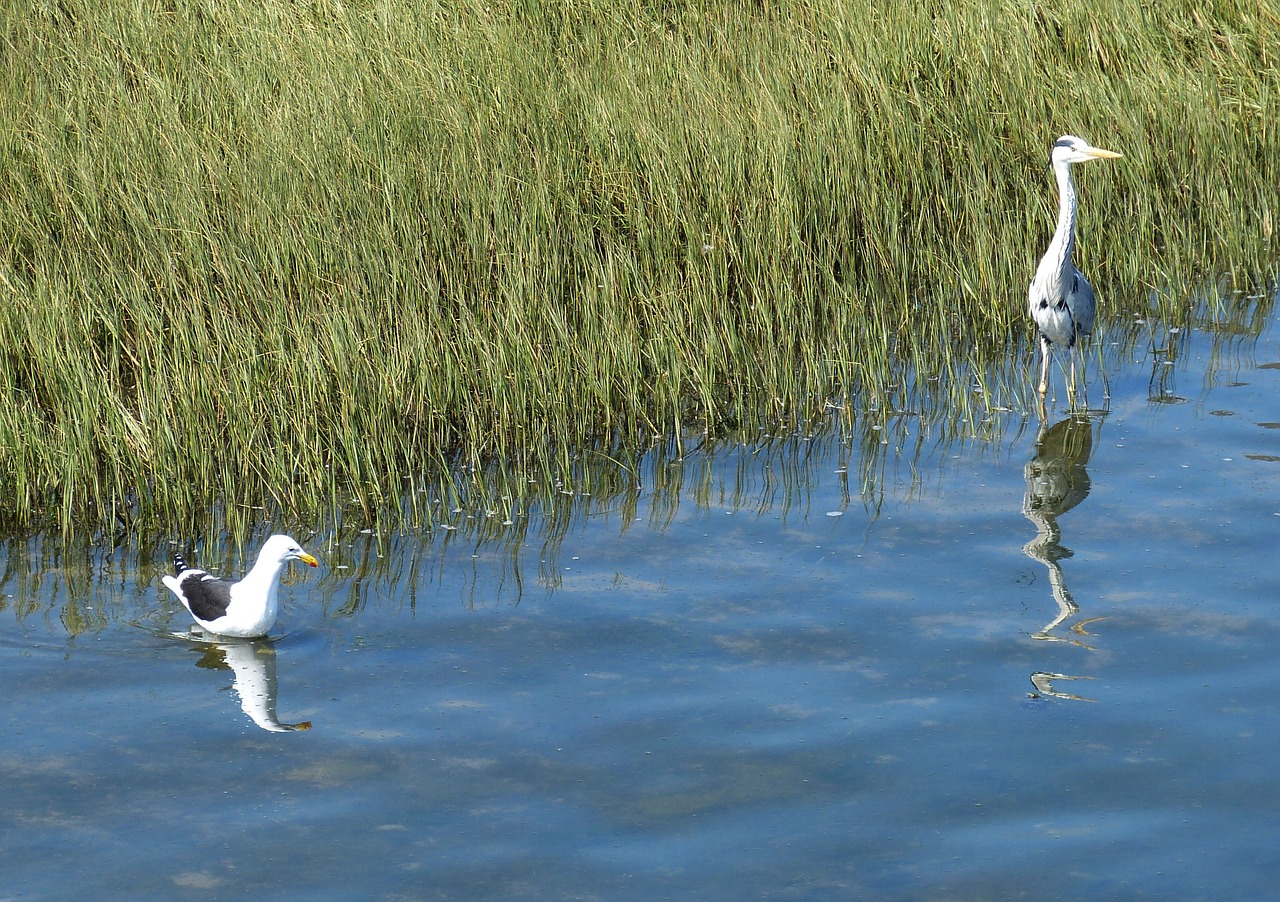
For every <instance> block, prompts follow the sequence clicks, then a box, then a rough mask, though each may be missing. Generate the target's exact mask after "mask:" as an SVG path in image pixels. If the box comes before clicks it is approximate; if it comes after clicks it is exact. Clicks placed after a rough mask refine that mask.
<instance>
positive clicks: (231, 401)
mask: <svg viewBox="0 0 1280 902" xmlns="http://www.w3.org/2000/svg"><path fill="white" fill-rule="evenodd" d="M1202 7H1203V4H1198V3H1192V2H1171V3H1167V4H1147V3H1139V2H1136V0H1097V2H1094V3H1084V2H1067V3H1063V4H1056V5H1053V6H1052V7H1046V6H1044V5H1041V4H1027V3H1014V2H994V0H990V2H981V0H967V2H964V3H959V4H945V5H944V4H914V3H913V4H908V3H900V4H899V3H894V4H888V5H882V6H881V8H871V7H870V5H868V4H863V3H853V2H842V0H831V2H813V0H795V2H779V3H769V2H758V3H753V4H741V3H738V2H724V3H702V4H679V3H662V2H654V3H647V4H630V3H611V2H604V0H595V2H592V0H583V2H569V3H563V4H541V3H528V2H518V0H510V2H501V0H498V2H472V3H469V2H463V3H450V4H444V3H432V2H428V0H416V2H415V0H381V2H349V3H342V2H338V0H329V2H325V0H314V2H310V3H306V2H301V3H299V2H287V3H286V2H281V0H257V2H252V3H250V2H238V0H218V2H213V0H188V2H184V0H152V2H130V3H123V2H107V3H99V2H90V0H48V2H37V0H25V2H24V0H15V2H13V3H9V4H7V5H6V6H5V8H4V9H3V10H2V11H0V55H2V58H3V62H2V63H0V65H2V66H3V71H4V76H3V79H2V80H0V122H3V123H6V124H5V125H4V126H2V127H0V227H2V229H3V232H2V234H0V297H2V298H3V303H0V499H3V500H0V510H2V512H3V515H4V516H5V518H6V519H7V520H9V521H10V522H11V523H13V524H17V525H23V524H39V523H48V522H49V521H53V522H56V523H58V524H60V525H62V526H63V527H64V528H72V527H74V526H76V525H79V524H87V525H103V524H111V523H115V522H121V523H127V524H138V523H143V524H155V523H169V524H173V525H174V526H175V527H178V526H181V525H182V524H185V523H188V522H192V521H198V520H199V519H200V518H202V517H203V516H204V512H205V511H208V510H210V509H212V508H218V509H220V510H222V511H224V512H226V515H227V516H228V517H230V518H231V519H232V520H235V519H236V518H237V517H240V518H242V519H243V518H245V517H251V516H252V514H251V513H247V514H246V513H241V514H236V513H235V512H246V511H248V512H252V511H255V510H257V509H258V508H260V507H262V506H266V507H269V508H272V509H280V510H284V511H288V512H293V513H295V514H298V515H306V513H307V512H312V511H316V510H321V509H329V508H332V507H335V506H336V507H338V508H340V509H341V510H344V511H348V512H351V513H354V514H355V515H356V516H358V517H362V518H366V519H376V518H378V517H385V516H409V517H414V516H421V515H428V514H429V513H430V512H429V510H420V509H418V508H417V506H416V502H415V499H416V498H418V497H419V494H418V493H415V492H408V493H406V488H408V487H411V486H413V485H417V484H419V482H420V480H422V479H423V478H424V477H425V478H430V474H442V473H451V474H453V475H451V476H447V477H444V481H443V482H442V483H440V484H442V485H446V486H452V487H454V489H457V488H458V485H459V480H461V481H463V482H465V479H466V474H479V473H486V474H489V476H487V477H486V478H493V477H492V473H493V469H492V468H491V467H488V466H487V464H488V463H489V462H492V461H494V460H500V461H503V462H504V464H505V465H506V468H505V470H504V472H506V473H507V474H508V476H506V477H504V478H506V479H509V481H510V483H511V491H513V492H518V491H521V490H523V491H527V490H528V489H527V485H529V484H534V485H539V486H547V485H553V484H554V482H555V479H556V478H558V477H561V478H562V477H563V475H564V474H567V473H569V472H571V471H572V469H573V460H574V455H575V454H577V453H580V452H582V451H583V450H584V449H589V448H601V449H603V451H604V453H619V449H626V448H634V447H636V446H639V445H642V444H643V443H644V442H646V441H649V440H651V439H652V438H653V437H655V436H658V437H661V436H669V435H675V436H681V435H684V434H686V432H687V430H689V429H690V428H691V427H692V428H698V429H702V428H709V429H712V430H723V429H731V428H734V427H736V426H746V427H748V428H751V427H753V426H754V424H756V423H758V422H759V421H761V420H766V419H769V418H771V417H776V416H783V417H795V418H804V417H806V416H809V415H811V414H812V412H813V411H814V410H816V409H820V408H821V406H822V405H823V404H824V403H825V402H826V401H827V400H828V399H830V398H832V397H839V398H842V399H844V400H845V401H847V402H848V403H849V404H850V405H852V406H853V407H856V408H857V409H858V410H885V409H892V407H893V405H894V401H893V399H894V398H895V397H902V396H907V395H910V394H911V393H912V392H915V391H916V390H917V386H915V385H913V384H909V383H911V382H913V381H914V380H919V379H934V380H938V382H939V383H940V384H944V385H953V386H955V391H956V396H955V398H954V402H955V403H957V404H976V405H977V406H979V407H980V406H983V405H993V404H999V403H1001V402H1002V400H1003V399H1004V398H1005V396H1006V395H1007V394H1008V393H1009V392H1015V393H1016V392H1017V391H1020V389H1019V388H1017V387H1011V386H1003V385H982V386H981V387H980V391H979V392H978V393H977V396H976V400H975V395H974V393H973V392H972V390H971V382H972V378H971V374H973V373H981V372H985V371H987V370H989V369H990V367H991V364H992V362H993V361H995V360H999V359H1000V358H1002V357H1007V356H1008V355H1009V354H1010V353H1011V352H1012V351H1011V349H1013V348H1015V347H1017V345H1018V343H1019V339H1020V337H1021V336H1023V335H1025V334H1026V328H1027V327H1026V326H1025V325H1024V323H1023V313H1022V310H1023V305H1024V300H1023V298H1024V297H1025V286H1026V283H1027V281H1028V278H1029V275H1030V273H1031V272H1032V270H1033V268H1034V262H1035V259H1036V256H1037V255H1038V253H1039V252H1040V250H1041V249H1042V248H1043V246H1044V244H1045V243H1046V242H1047V239H1048V233H1049V230H1050V228H1051V224H1052V218H1053V213H1054V205H1055V203H1056V197H1055V196H1054V194H1053V187H1052V182H1051V179H1050V178H1049V176H1048V175H1047V174H1046V172H1045V163H1046V160H1047V153H1048V148H1049V146H1050V145H1051V143H1052V141H1053V139H1054V138H1056V137H1057V135H1058V134H1060V133H1063V132H1068V131H1069V132H1076V133H1082V134H1084V135H1085V136H1086V137H1088V138H1089V139H1090V140H1092V141H1094V142H1095V143H1098V144H1100V145H1102V146H1108V147H1113V148H1115V149H1118V150H1121V151H1123V152H1124V154H1125V158H1124V159H1123V160H1121V161H1117V162H1116V163H1115V164H1114V165H1110V166H1103V165H1102V164H1095V165H1094V166H1093V167H1090V168H1089V169H1088V170H1087V171H1086V172H1082V173H1081V174H1080V177H1079V180H1080V182H1081V183H1082V185H1081V187H1082V193H1083V210H1082V215H1083V220H1082V223H1081V230H1082V233H1081V245H1080V248H1081V253H1080V256H1081V260H1080V261H1079V262H1081V264H1082V266H1083V267H1084V268H1085V269H1086V271H1087V272H1089V274H1090V276H1091V277H1092V278H1093V280H1094V282H1095V285H1097V286H1098V288H1099V293H1100V296H1101V298H1102V313H1101V316H1102V317H1103V318H1104V319H1105V318H1106V317H1108V316H1115V317H1119V316H1124V315H1126V314H1127V313H1129V312H1131V311H1133V310H1137V309H1145V308H1146V306H1147V305H1149V303H1150V301H1149V297H1151V296H1152V292H1151V289H1152V288H1153V287H1163V286H1167V285H1168V284H1171V283H1177V282H1178V281H1179V280H1181V279H1186V278H1190V277H1199V276H1201V275H1202V274H1204V273H1206V272H1217V271H1221V270H1223V269H1241V270H1244V271H1253V270H1255V269H1257V268H1259V267H1261V266H1262V265H1263V264H1264V261H1266V260H1267V259H1268V258H1269V256H1270V255H1273V254H1274V251H1275V237H1274V227H1275V219H1276V216H1277V210H1278V208H1280V204H1278V202H1277V197H1278V195H1280V189H1278V188H1277V185H1280V172H1278V171H1277V169H1278V168H1280V167H1278V166H1277V162H1278V161H1280V134H1278V133H1277V129H1276V122H1277V112H1280V104H1277V102H1276V100H1277V90H1278V89H1280V60H1278V56H1277V54H1278V51H1280V44H1278V43H1277V41H1276V39H1275V34H1276V33H1277V30H1278V29H1280V22H1277V20H1276V18H1275V16H1274V14H1273V13H1271V12H1269V11H1268V10H1267V8H1266V7H1265V5H1263V4H1256V3H1252V2H1239V3H1232V2H1225V3H1219V4H1214V5H1213V7H1212V8H1211V9H1204V8H1202ZM1154 296H1155V297H1157V298H1163V297H1171V296H1177V293H1176V292H1163V291H1162V292H1156V293H1155V295H1154ZM1165 313H1169V311H1165ZM476 478H479V477H476ZM530 479H532V480H533V483H529V480H530ZM427 494H430V493H427ZM427 494H424V495H423V496H422V497H426V496H427ZM500 497H511V495H510V494H509V493H506V494H501V495H500ZM406 505H407V507H406Z"/></svg>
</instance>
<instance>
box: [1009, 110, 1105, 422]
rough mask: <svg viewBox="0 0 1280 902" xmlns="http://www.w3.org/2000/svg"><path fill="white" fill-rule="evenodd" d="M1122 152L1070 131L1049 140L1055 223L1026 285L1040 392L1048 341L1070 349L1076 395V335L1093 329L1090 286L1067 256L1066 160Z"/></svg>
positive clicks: (1071, 204) (1071, 235)
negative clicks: (1055, 185)
mask: <svg viewBox="0 0 1280 902" xmlns="http://www.w3.org/2000/svg"><path fill="white" fill-rule="evenodd" d="M1119 156H1121V155H1120V154H1118V153H1116V152H1115V151H1113V150H1102V149H1101V148H1099V147H1091V146H1089V142H1088V141H1085V140H1083V139H1082V138H1077V137H1076V136H1075V135H1063V136H1062V137H1061V138H1059V139H1058V140H1057V142H1056V143H1055V144H1054V145H1053V156H1052V157H1051V160H1052V164H1053V173H1054V175H1055V176H1056V177H1057V179H1058V226H1057V228H1056V229H1054V232H1053V240H1052V241H1050V242H1049V249H1048V250H1047V251H1045V252H1044V256H1043V257H1041V258H1040V265H1039V266H1037V267H1036V275H1035V278H1034V279H1032V280H1031V287H1030V289H1029V290H1028V291H1027V303H1028V306H1029V308H1030V310H1031V318H1032V319H1033V320H1035V323H1036V328H1037V329H1038V330H1039V332H1040V357H1041V362H1040V395H1041V397H1042V398H1043V396H1044V393H1045V390H1046V388H1047V386H1048V378H1049V357H1050V355H1051V354H1052V353H1053V345H1060V346H1062V347H1065V348H1067V349H1068V350H1069V351H1070V353H1071V381H1070V383H1068V387H1067V394H1068V396H1070V397H1072V398H1074V397H1075V386H1076V341H1077V340H1078V339H1079V338H1080V337H1081V336H1083V335H1089V334H1090V333H1091V332H1093V312H1094V304H1093V287H1092V286H1091V285H1090V284H1089V282H1088V280H1087V279H1085V277H1084V274H1083V273H1081V272H1080V270H1078V269H1076V266H1075V264H1074V263H1072V262H1071V248H1072V245H1074V244H1075V231H1076V187H1075V184H1074V183H1073V182H1072V181H1071V164H1072V163H1084V162H1086V161H1088V160H1113V159H1115V158H1117V157H1119Z"/></svg>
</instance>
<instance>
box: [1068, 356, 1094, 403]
mask: <svg viewBox="0 0 1280 902" xmlns="http://www.w3.org/2000/svg"><path fill="white" fill-rule="evenodd" d="M1079 344H1080V343H1079V342H1072V344H1071V382H1070V383H1068V384H1069V385H1070V386H1071V388H1070V389H1069V390H1068V391H1067V395H1068V397H1069V398H1070V399H1071V401H1072V402H1073V406H1074V401H1075V397H1076V354H1077V353H1078V352H1077V350H1076V349H1077V348H1078V347H1079ZM1080 380H1081V384H1080V396H1081V397H1082V398H1083V399H1084V406H1085V407H1086V408H1087V407H1088V406H1089V386H1088V385H1087V384H1086V383H1085V381H1084V360H1081V361H1080Z"/></svg>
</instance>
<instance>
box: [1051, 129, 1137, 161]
mask: <svg viewBox="0 0 1280 902" xmlns="http://www.w3.org/2000/svg"><path fill="white" fill-rule="evenodd" d="M1119 156H1121V155H1120V154H1118V153H1116V152H1115V151H1114V150H1103V149H1102V148H1101V147H1092V146H1090V144H1089V142H1088V141H1086V140H1084V138H1077V137H1076V136H1075V135H1063V136H1062V137H1061V138H1059V139H1058V140H1057V143H1055V144H1054V145H1053V155H1052V157H1051V158H1050V159H1051V160H1052V162H1053V164H1054V165H1055V166H1056V165H1057V164H1059V163H1085V162H1087V161H1089V160H1114V159H1116V158H1117V157H1119Z"/></svg>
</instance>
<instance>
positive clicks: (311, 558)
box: [298, 551, 320, 567]
mask: <svg viewBox="0 0 1280 902" xmlns="http://www.w3.org/2000/svg"><path fill="white" fill-rule="evenodd" d="M298 560H300V561H302V563H304V564H306V565H307V566H309V567H319V566H320V562H319V561H317V560H316V558H315V555H312V554H307V553H306V552H305V551H304V552H302V554H300V555H298Z"/></svg>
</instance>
